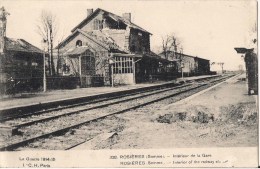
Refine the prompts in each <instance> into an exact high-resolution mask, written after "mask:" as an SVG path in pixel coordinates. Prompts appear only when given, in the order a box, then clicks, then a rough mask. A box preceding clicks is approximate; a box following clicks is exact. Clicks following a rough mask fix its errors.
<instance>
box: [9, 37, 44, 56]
mask: <svg viewBox="0 0 260 169" xmlns="http://www.w3.org/2000/svg"><path fill="white" fill-rule="evenodd" d="M5 50H7V51H19V52H32V53H44V51H43V50H41V49H39V48H37V47H36V46H33V45H32V44H30V43H29V42H27V41H25V40H24V39H12V38H8V37H5Z"/></svg>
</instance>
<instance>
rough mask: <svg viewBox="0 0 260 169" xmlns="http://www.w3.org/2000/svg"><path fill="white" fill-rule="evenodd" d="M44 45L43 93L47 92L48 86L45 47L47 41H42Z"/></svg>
mask: <svg viewBox="0 0 260 169" xmlns="http://www.w3.org/2000/svg"><path fill="white" fill-rule="evenodd" d="M42 44H43V92H46V90H47V85H46V70H45V69H46V68H45V45H46V40H45V39H43V40H42Z"/></svg>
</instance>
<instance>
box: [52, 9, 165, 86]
mask: <svg viewBox="0 0 260 169" xmlns="http://www.w3.org/2000/svg"><path fill="white" fill-rule="evenodd" d="M150 36H151V33H150V32H148V31H146V30H145V29H143V28H141V27H139V26H137V25H136V24H134V23H132V22H131V13H124V14H123V15H122V16H118V15H115V14H113V13H111V12H108V11H105V10H103V9H100V8H98V9H96V10H95V11H93V9H88V10H87V17H86V18H85V19H84V20H83V21H82V22H81V23H79V24H78V25H77V26H75V28H73V29H72V31H71V35H69V36H68V37H67V38H66V39H65V40H64V41H63V42H61V43H60V44H59V45H58V46H57V47H56V53H57V55H58V56H57V57H58V58H59V60H62V61H61V64H62V65H63V66H62V67H63V68H64V67H66V68H67V69H63V70H62V71H60V72H62V74H63V75H74V76H80V78H81V79H82V80H81V85H82V86H84V83H85V81H86V79H87V78H88V77H90V76H91V77H97V78H98V77H103V79H104V85H111V84H112V83H114V84H135V83H136V82H143V81H146V80H148V79H149V78H148V77H149V76H151V75H155V74H158V73H159V70H158V67H159V63H160V64H169V61H167V60H166V59H163V58H161V57H160V56H158V55H156V54H155V53H153V52H151V50H150ZM64 70H66V71H64ZM87 81H88V80H87Z"/></svg>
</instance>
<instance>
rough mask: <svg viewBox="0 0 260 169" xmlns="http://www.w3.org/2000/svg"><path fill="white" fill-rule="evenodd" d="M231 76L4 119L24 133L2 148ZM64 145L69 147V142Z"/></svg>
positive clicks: (58, 133) (7, 140)
mask: <svg viewBox="0 0 260 169" xmlns="http://www.w3.org/2000/svg"><path fill="white" fill-rule="evenodd" d="M227 78H229V77H218V78H214V79H210V80H207V79H204V80H202V81H199V83H190V84H184V85H181V86H175V87H169V88H162V89H158V90H151V91H149V92H147V91H146V92H145V93H143V92H139V93H138V92H137V93H133V94H128V95H125V96H120V97H113V98H104V99H99V100H94V101H92V102H87V103H81V104H77V105H71V106H65V107H62V108H56V109H50V110H46V111H41V112H37V113H36V114H33V115H32V114H26V115H24V116H22V117H21V116H18V117H16V118H15V117H12V118H9V119H6V120H2V124H4V125H9V126H12V127H14V128H17V129H18V130H19V133H20V134H18V135H14V136H12V137H10V138H8V137H6V138H4V139H3V140H1V143H0V144H1V145H0V150H1V151H12V150H15V149H17V148H19V147H24V146H26V145H28V144H29V143H33V142H37V141H38V140H39V139H46V138H47V139H48V138H50V137H55V136H62V135H64V134H65V133H66V132H68V131H71V130H72V129H78V128H80V127H82V126H84V125H86V124H89V123H93V122H97V121H99V120H102V119H105V118H107V117H109V116H112V115H116V114H121V113H125V112H128V111H132V110H135V109H138V108H141V107H144V106H147V105H151V104H154V103H158V102H160V101H164V100H167V99H168V100H171V99H172V98H174V97H175V96H180V95H182V94H185V93H189V92H190V93H191V94H192V93H196V92H198V91H201V90H203V89H205V88H207V87H209V86H212V85H213V84H216V83H218V82H221V81H223V80H225V79H227ZM78 130H80V129H78ZM75 139H76V138H75ZM75 144H76V143H74V145H75ZM77 144H78V143H77ZM74 145H72V146H74ZM63 149H68V146H66V147H65V148H63Z"/></svg>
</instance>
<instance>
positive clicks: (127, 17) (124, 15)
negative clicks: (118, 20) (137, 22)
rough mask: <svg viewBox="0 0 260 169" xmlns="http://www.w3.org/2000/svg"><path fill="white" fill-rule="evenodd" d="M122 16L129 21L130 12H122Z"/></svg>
mask: <svg viewBox="0 0 260 169" xmlns="http://www.w3.org/2000/svg"><path fill="white" fill-rule="evenodd" d="M123 18H124V19H125V20H128V21H130V22H131V13H123Z"/></svg>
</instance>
